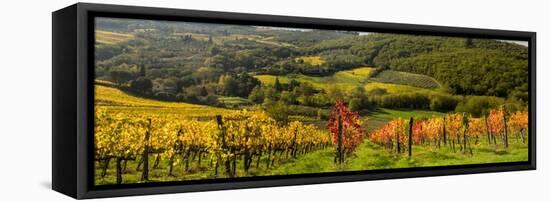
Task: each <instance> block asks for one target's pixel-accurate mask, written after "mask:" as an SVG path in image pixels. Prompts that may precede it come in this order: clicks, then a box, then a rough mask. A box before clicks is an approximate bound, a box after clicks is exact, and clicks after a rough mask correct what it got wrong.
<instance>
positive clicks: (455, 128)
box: [369, 107, 528, 157]
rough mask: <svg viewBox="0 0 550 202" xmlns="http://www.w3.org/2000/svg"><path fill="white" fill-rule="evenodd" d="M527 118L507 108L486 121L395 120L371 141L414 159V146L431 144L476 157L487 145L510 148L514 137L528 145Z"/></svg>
mask: <svg viewBox="0 0 550 202" xmlns="http://www.w3.org/2000/svg"><path fill="white" fill-rule="evenodd" d="M527 130H528V115H527V112H525V111H518V112H515V113H513V114H510V112H509V111H507V110H506V108H504V107H502V108H499V109H493V110H491V111H490V112H489V115H488V116H486V117H483V118H472V117H470V116H469V115H466V114H460V113H451V114H447V115H446V116H444V117H433V118H430V119H423V120H422V119H421V120H414V119H413V118H410V120H408V121H406V120H404V119H402V118H398V119H394V120H392V121H390V122H389V123H388V124H386V125H384V126H383V127H381V128H379V129H377V130H375V131H373V132H372V133H371V134H370V137H369V138H370V140H371V141H373V142H374V143H376V144H378V145H380V146H383V147H384V148H385V149H387V150H389V151H392V152H395V153H396V154H400V153H404V152H407V153H408V156H409V157H410V156H412V153H413V146H416V145H424V146H426V145H428V146H432V147H435V148H441V147H445V146H448V147H450V148H451V149H452V151H453V152H462V153H467V154H469V155H474V153H473V147H475V146H477V145H479V144H480V142H482V141H480V139H482V138H486V140H485V141H483V142H485V143H487V144H489V145H493V146H495V147H496V146H500V147H502V148H504V149H507V148H508V147H509V144H510V141H511V140H510V139H511V137H512V135H514V136H513V137H514V139H515V141H516V142H521V143H523V144H525V143H526V139H527V137H526V133H527Z"/></svg>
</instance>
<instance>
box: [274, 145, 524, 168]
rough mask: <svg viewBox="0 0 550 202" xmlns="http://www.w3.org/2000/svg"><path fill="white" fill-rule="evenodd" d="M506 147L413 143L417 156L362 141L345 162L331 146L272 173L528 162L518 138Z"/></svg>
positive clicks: (414, 153) (294, 160)
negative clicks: (462, 148) (461, 148)
mask: <svg viewBox="0 0 550 202" xmlns="http://www.w3.org/2000/svg"><path fill="white" fill-rule="evenodd" d="M513 141H516V142H514V143H513V144H511V145H510V148H508V149H507V150H505V149H504V148H502V145H498V146H496V147H495V146H494V145H488V144H486V143H485V142H483V141H481V140H479V142H478V145H472V148H473V155H470V154H469V152H466V153H464V152H460V151H456V152H453V150H452V149H451V148H450V147H442V148H440V149H437V148H436V147H435V146H433V145H427V146H413V156H412V158H410V159H409V158H408V156H407V154H406V153H402V154H400V155H396V154H395V152H392V151H389V150H388V149H385V148H382V147H381V146H379V145H376V144H373V143H371V142H370V141H365V142H364V143H363V144H361V145H360V146H359V147H358V148H357V150H356V152H355V153H354V155H353V156H351V157H349V158H348V159H347V160H346V163H345V164H344V165H341V166H339V165H335V164H334V163H333V160H334V150H333V148H327V149H324V150H320V151H316V152H313V153H311V154H308V155H305V156H301V157H298V158H296V159H293V160H289V162H288V163H285V164H283V165H281V166H279V167H277V168H276V169H274V170H271V172H270V173H269V174H275V175H281V174H293V173H318V172H335V171H355V170H377V169H392V168H407V167H428V166H445V165H464V164H482V163H498V162H514V161H527V159H528V156H527V155H528V152H527V151H528V146H527V144H523V143H520V142H518V141H517V140H513Z"/></svg>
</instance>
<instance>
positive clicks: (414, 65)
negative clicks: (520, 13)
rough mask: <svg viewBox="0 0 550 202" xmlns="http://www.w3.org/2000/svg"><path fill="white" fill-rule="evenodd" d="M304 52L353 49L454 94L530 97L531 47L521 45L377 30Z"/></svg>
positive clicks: (368, 60) (371, 63)
mask: <svg viewBox="0 0 550 202" xmlns="http://www.w3.org/2000/svg"><path fill="white" fill-rule="evenodd" d="M302 50H303V51H306V52H308V53H309V54H323V53H326V52H330V53H335V52H338V51H348V52H349V54H352V55H355V56H358V57H362V58H363V60H364V62H365V63H366V64H367V65H369V66H374V67H380V68H385V69H391V70H397V71H404V72H410V73H416V74H422V75H427V76H431V77H434V78H435V79H436V80H437V81H441V84H442V85H444V86H446V87H448V88H449V89H450V90H451V91H452V93H454V94H462V95H490V96H498V97H514V98H518V99H523V100H527V99H528V98H527V97H526V94H525V93H524V92H525V91H527V74H528V70H527V65H528V64H527V56H528V51H527V47H525V46H522V45H518V44H512V43H507V42H503V41H498V40H490V39H470V38H458V37H435V36H412V35H398V34H376V33H374V34H369V35H367V36H348V37H341V38H338V39H332V40H326V41H323V42H320V43H317V44H314V45H312V46H309V47H305V48H303V49H302ZM512 78H518V79H512ZM472 84H474V85H472Z"/></svg>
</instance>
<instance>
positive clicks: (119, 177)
mask: <svg viewBox="0 0 550 202" xmlns="http://www.w3.org/2000/svg"><path fill="white" fill-rule="evenodd" d="M100 89H102V90H108V88H105V87H103V88H100ZM116 97H118V99H119V101H124V100H129V101H133V102H130V103H136V102H135V100H133V98H131V97H125V98H124V99H121V98H120V97H121V95H119V96H115V98H116ZM98 99H102V97H101V96H99V98H98ZM141 102H144V101H140V103H141ZM111 103H112V102H111ZM190 106H191V105H190ZM128 109H130V108H127V111H125V112H121V111H120V109H118V106H117V105H113V106H97V107H96V113H95V139H94V142H95V151H96V152H95V172H96V175H95V176H96V183H98V184H121V183H132V182H154V181H174V180H192V179H212V178H232V177H245V176H257V175H262V176H263V175H280V174H299V173H309V172H331V171H345V170H365V169H388V168H397V167H410V166H430V165H432V166H433V165H444V164H440V163H441V162H438V161H437V160H439V159H436V161H426V162H425V163H421V162H422V161H423V160H428V159H430V158H433V156H434V155H435V156H436V157H435V158H442V157H443V156H444V155H448V156H454V157H453V158H455V160H452V161H451V162H450V163H448V164H447V165H452V164H464V163H465V162H471V163H475V162H478V161H481V162H480V163H483V160H484V159H485V158H488V157H489V158H495V157H491V156H492V155H494V154H491V153H492V152H490V151H494V152H497V153H503V154H505V155H506V153H507V152H508V151H510V157H506V158H514V159H515V158H524V156H523V154H522V153H519V156H518V154H517V152H516V151H520V150H521V151H523V149H522V148H525V147H526V145H527V134H528V131H527V130H528V114H527V112H525V111H517V112H509V111H507V110H506V109H505V108H498V109H493V110H491V111H490V112H489V113H488V115H487V116H485V117H482V118H472V117H470V116H469V115H467V114H463V113H449V114H446V115H443V116H433V117H431V118H418V119H414V118H412V117H411V118H410V119H409V120H405V119H404V118H401V117H400V118H395V119H391V120H389V121H388V122H387V123H386V124H384V125H381V126H379V127H377V128H376V129H374V130H372V131H365V130H364V129H363V127H365V125H364V123H363V122H364V121H367V120H366V119H364V118H361V117H360V116H359V115H358V114H357V113H355V112H351V111H349V109H348V108H347V107H346V105H345V104H344V103H343V102H336V104H335V105H334V106H333V108H332V112H331V113H330V117H329V120H328V123H327V128H326V129H319V128H318V127H317V126H314V125H309V124H305V123H303V122H299V121H293V122H290V123H287V124H282V123H278V122H276V121H275V120H273V119H272V118H270V117H269V116H267V115H266V114H265V113H264V112H263V111H250V110H228V111H224V113H223V115H221V114H219V115H213V116H201V117H196V116H195V117H193V116H182V115H179V114H174V113H172V114H171V113H166V114H164V115H159V114H155V113H143V111H140V110H139V109H138V110H136V111H134V112H131V113H129V112H130V111H128ZM220 112H221V111H220ZM510 145H513V146H510ZM518 148H519V149H520V150H518ZM478 156H479V157H478ZM497 157H498V156H497ZM506 158H504V159H498V158H495V159H492V161H495V162H499V161H504V162H506V161H509V160H506ZM392 159H393V160H392ZM403 159H405V160H403ZM406 159H408V160H406ZM411 160H413V161H411ZM390 162H393V163H390ZM461 162H462V163H461ZM320 165H323V166H320ZM308 170H309V171H308Z"/></svg>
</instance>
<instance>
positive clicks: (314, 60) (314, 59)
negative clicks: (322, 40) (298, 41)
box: [294, 56, 326, 66]
mask: <svg viewBox="0 0 550 202" xmlns="http://www.w3.org/2000/svg"><path fill="white" fill-rule="evenodd" d="M294 61H296V62H298V61H302V62H303V63H306V64H309V65H311V66H319V65H323V64H325V62H326V61H325V60H323V58H321V56H302V57H297V58H296V59H294Z"/></svg>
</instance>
